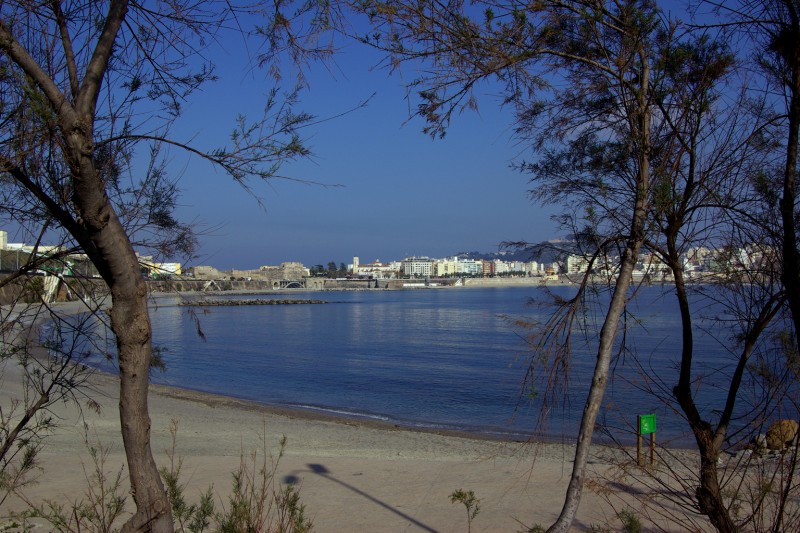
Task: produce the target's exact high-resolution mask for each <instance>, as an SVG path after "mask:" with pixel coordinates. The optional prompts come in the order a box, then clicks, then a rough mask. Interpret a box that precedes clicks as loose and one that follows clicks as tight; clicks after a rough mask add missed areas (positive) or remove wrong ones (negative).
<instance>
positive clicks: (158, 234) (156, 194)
mask: <svg viewBox="0 0 800 533" xmlns="http://www.w3.org/2000/svg"><path fill="white" fill-rule="evenodd" d="M242 15H247V16H253V17H258V16H259V15H261V13H259V12H256V11H246V10H245V9H244V8H239V7H237V6H235V5H233V4H231V3H229V2H213V1H212V2H192V1H183V0H177V1H174V2H128V1H126V0H110V1H106V2H72V1H52V2H33V1H30V2H29V1H9V2H7V1H4V2H2V3H0V178H1V180H2V185H1V186H2V189H3V199H4V200H5V201H6V202H7V203H5V204H4V205H2V206H0V210H2V212H3V214H4V215H5V216H6V219H7V220H9V221H14V222H17V223H21V224H25V225H26V227H28V228H29V229H30V231H32V232H34V233H35V232H36V228H35V226H36V225H39V228H42V227H46V226H48V225H49V227H51V228H53V229H52V230H51V231H54V232H56V233H61V234H63V235H65V236H66V238H67V240H66V241H65V244H66V247H67V248H75V249H79V250H81V251H82V252H83V253H85V254H86V255H87V256H88V257H89V259H90V260H91V262H92V263H93V264H94V266H95V267H96V269H97V272H99V274H100V276H101V277H102V279H103V280H104V281H105V283H106V284H107V285H108V289H109V292H110V296H111V309H110V311H109V314H110V328H111V330H112V331H113V333H114V336H115V339H116V349H117V358H118V366H119V391H120V392H119V416H120V421H121V427H122V439H123V442H124V448H125V455H126V458H127V464H128V472H129V478H130V485H131V492H132V494H133V499H134V501H135V503H136V511H135V513H134V514H133V516H131V517H130V519H129V520H128V521H127V523H126V524H125V526H124V528H123V530H124V531H171V530H172V527H173V524H172V518H171V512H170V506H169V502H168V499H167V496H166V494H165V492H164V489H163V486H162V483H161V480H160V477H159V473H158V469H157V467H156V464H155V461H154V459H153V454H152V451H151V449H150V418H149V412H148V402H147V391H148V379H149V371H150V364H151V360H152V356H153V349H152V339H151V328H150V322H149V317H148V309H147V287H146V285H145V282H144V280H143V279H142V276H141V269H140V266H139V263H138V261H137V255H136V253H135V249H134V244H135V245H136V246H146V245H150V246H153V247H156V248H157V249H158V250H159V251H160V252H162V253H164V254H168V255H169V254H172V253H180V252H182V253H191V250H192V246H193V242H194V241H193V234H192V228H191V227H190V226H187V225H185V224H182V223H180V222H179V221H177V220H176V219H175V218H174V216H173V214H172V210H173V208H174V206H175V199H176V195H177V191H178V189H177V186H176V183H175V181H174V179H173V178H171V177H170V176H169V174H168V172H167V170H168V168H167V166H166V165H165V161H164V158H163V157H161V155H160V154H161V149H162V147H164V146H171V147H177V148H179V149H182V150H186V151H188V152H189V153H191V154H193V155H194V156H196V157H200V158H203V159H204V160H206V161H208V162H209V163H210V164H212V165H215V166H217V167H219V168H221V169H223V170H224V171H225V172H227V173H228V174H229V175H230V176H231V177H233V178H234V180H236V181H237V182H239V183H242V184H245V183H246V180H247V179H248V178H250V177H255V178H263V179H269V178H272V177H274V176H276V173H277V171H278V168H279V166H280V163H281V162H284V161H286V160H289V159H292V158H295V157H298V156H303V155H305V154H306V150H305V148H304V147H303V146H302V143H301V142H300V140H299V137H298V134H297V131H296V130H297V128H298V127H299V126H301V125H302V124H303V123H305V122H307V121H308V120H309V118H310V117H308V116H306V115H304V114H301V113H294V112H293V111H292V104H293V103H294V97H295V96H296V94H294V93H293V94H289V95H287V98H286V99H285V100H284V99H282V98H281V96H280V94H279V93H278V92H277V91H274V92H272V93H271V94H270V96H269V100H268V101H267V102H266V105H265V113H264V116H263V117H260V118H258V119H257V120H255V121H252V122H248V121H246V120H244V119H241V120H240V121H239V122H238V124H237V126H236V131H234V134H233V135H232V136H231V139H232V141H231V146H229V147H219V148H215V149H213V150H208V149H205V150H204V149H201V148H198V147H195V146H192V145H190V144H189V143H188V142H182V141H181V140H180V139H177V138H174V137H171V136H170V126H171V125H172V124H173V123H174V121H175V120H177V119H178V118H179V117H180V115H181V110H182V103H183V102H184V101H185V100H186V99H187V98H189V97H190V96H191V94H192V93H193V92H194V91H196V90H198V89H199V88H200V87H202V86H203V84H204V83H207V82H209V81H213V80H214V78H215V75H214V70H213V64H212V63H211V62H210V61H209V60H208V58H207V57H206V52H207V50H208V47H209V46H210V45H212V44H213V43H214V42H215V40H216V39H217V38H218V37H219V35H220V33H222V32H224V31H229V30H228V28H231V27H233V28H236V29H235V30H233V31H235V32H236V33H237V34H238V35H239V38H243V35H244V31H245V30H244V29H243V28H242V26H241V24H240V21H241V18H240V17H241V16H242ZM135 158H139V160H145V161H147V160H148V158H149V161H150V163H149V165H148V164H145V165H143V166H135V165H134V159H135ZM19 206H25V209H24V210H23V209H20V208H19Z"/></svg>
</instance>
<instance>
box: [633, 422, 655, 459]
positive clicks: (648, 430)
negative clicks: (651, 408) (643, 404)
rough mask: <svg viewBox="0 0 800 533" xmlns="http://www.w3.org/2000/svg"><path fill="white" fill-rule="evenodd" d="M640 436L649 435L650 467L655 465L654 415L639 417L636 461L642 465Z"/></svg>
mask: <svg viewBox="0 0 800 533" xmlns="http://www.w3.org/2000/svg"><path fill="white" fill-rule="evenodd" d="M642 435H650V466H651V467H652V466H654V465H655V464H656V415H655V413H651V414H649V415H639V427H638V431H637V437H636V461H637V463H638V464H639V466H644V465H643V464H642Z"/></svg>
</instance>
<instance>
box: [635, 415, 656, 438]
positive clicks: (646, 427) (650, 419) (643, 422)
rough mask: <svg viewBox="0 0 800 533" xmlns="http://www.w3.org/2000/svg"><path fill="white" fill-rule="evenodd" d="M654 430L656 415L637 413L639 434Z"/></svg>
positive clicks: (649, 432)
mask: <svg viewBox="0 0 800 533" xmlns="http://www.w3.org/2000/svg"><path fill="white" fill-rule="evenodd" d="M655 432H656V415H655V413H653V414H650V415H639V434H640V435H649V434H651V433H655Z"/></svg>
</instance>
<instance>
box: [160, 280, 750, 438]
mask: <svg viewBox="0 0 800 533" xmlns="http://www.w3.org/2000/svg"><path fill="white" fill-rule="evenodd" d="M553 290H554V291H555V292H557V293H559V294H560V295H561V296H563V297H568V296H570V295H572V294H573V293H574V289H572V288H570V287H560V288H555V289H553ZM658 290H659V289H657V288H653V289H648V292H646V293H645V294H643V295H640V297H639V299H638V300H637V304H636V305H634V306H632V307H631V309H630V311H631V314H630V315H628V316H627V317H626V318H627V324H628V326H629V327H631V333H630V334H629V335H628V336H627V337H626V342H627V348H628V350H627V351H620V355H619V357H618V358H617V359H616V360H615V363H614V368H613V370H614V374H615V379H614V380H613V381H612V382H611V383H610V384H609V387H608V392H607V395H606V402H605V406H604V409H603V412H602V414H601V420H600V422H601V423H602V424H604V425H605V426H606V428H607V429H608V430H609V431H610V432H611V433H612V434H613V435H614V437H615V438H619V439H622V440H623V441H628V442H633V436H632V433H631V432H632V428H633V427H634V424H635V420H636V419H635V417H636V415H637V414H645V413H649V412H656V413H657V414H658V427H659V440H660V441H661V442H663V443H668V442H669V443H672V444H682V443H686V442H687V437H686V436H685V431H686V430H685V423H684V422H683V421H682V420H681V417H680V416H679V415H678V414H676V412H674V410H673V409H671V408H670V407H669V406H668V405H665V403H664V402H662V401H661V400H659V398H658V397H657V396H655V395H653V394H652V391H653V390H655V391H657V392H658V393H659V394H660V395H661V397H662V398H663V397H669V395H670V391H671V389H672V387H673V386H674V384H675V381H676V380H677V374H676V368H677V361H678V359H679V356H680V352H679V350H680V344H679V342H680V339H679V338H678V332H679V331H680V320H679V317H678V314H677V307H676V306H675V304H674V299H673V298H669V297H662V296H660V295H659V293H658ZM535 294H536V289H533V288H508V289H438V290H414V291H368V292H332V293H295V292H293V293H292V298H303V297H308V298H322V299H325V300H328V301H329V302H330V303H328V304H324V305H268V306H231V307H197V308H193V309H192V311H194V316H193V315H192V313H191V312H190V309H188V308H185V307H180V306H178V303H179V299H178V297H164V298H159V300H158V305H157V306H156V308H154V309H153V313H152V315H151V318H152V323H153V329H154V339H155V343H156V344H157V345H158V346H162V347H164V348H166V350H167V351H166V352H164V354H163V355H164V359H165V362H166V365H167V369H168V370H167V372H166V373H163V374H161V373H157V374H155V375H154V380H155V381H157V382H162V383H166V384H171V385H176V386H180V387H187V388H192V389H197V390H202V391H209V392H216V393H221V394H227V395H231V396H235V397H239V398H244V399H249V400H254V401H258V402H262V403H265V404H277V405H288V406H302V407H305V408H313V409H319V410H324V411H326V412H338V413H346V414H347V416H363V417H371V418H377V419H386V420H391V421H394V422H396V423H399V424H407V425H422V426H427V427H444V428H453V429H467V430H472V431H481V432H487V433H497V434H506V435H517V436H524V435H529V434H531V433H532V432H533V431H534V430H535V429H536V428H537V421H538V420H539V411H540V409H541V407H542V405H541V403H537V402H541V399H542V397H543V396H542V395H540V396H539V397H538V399H537V400H536V401H535V402H534V403H531V402H530V401H529V399H528V398H527V394H528V392H530V389H523V387H522V385H523V378H524V375H525V371H526V365H527V361H528V359H529V356H528V354H527V346H526V344H525V342H524V336H525V333H526V332H525V331H523V330H521V329H520V328H519V327H517V326H514V325H513V324H512V320H513V319H515V318H523V319H525V320H528V321H544V320H545V319H546V318H547V316H548V314H549V312H550V309H549V308H541V307H533V306H528V305H526V302H527V301H528V299H529V298H530V297H531V296H534V295H535ZM276 297H277V298H280V297H283V296H276ZM224 298H225V299H231V298H235V296H234V297H231V296H229V295H225V296H224ZM240 298H253V297H248V296H240ZM257 298H264V295H260V296H258V297H257ZM597 316H599V317H602V313H598V315H597ZM707 316H713V313H711V312H709V313H707ZM586 318H597V317H595V316H594V315H592V314H591V313H587V314H586ZM197 320H199V324H200V326H199V327H200V328H201V329H202V331H203V334H204V337H201V336H199V335H198V334H197V328H198V324H197ZM598 320H599V319H598ZM714 325H715V323H714V321H712V320H706V321H705V322H704V321H700V320H698V335H697V338H696V346H697V347H696V354H697V368H698V373H697V374H698V376H697V377H698V380H699V381H698V391H699V393H698V402H699V403H700V405H701V408H703V409H704V410H705V411H706V414H710V415H712V416H713V409H715V408H719V406H720V405H721V402H722V401H724V391H725V387H726V386H727V383H728V380H729V378H730V375H731V372H732V364H731V361H732V359H731V356H730V354H729V353H728V351H727V349H726V346H728V345H730V341H729V340H728V339H727V338H726V337H725V336H724V335H723V334H722V332H721V331H720V332H719V334H720V337H721V338H720V339H717V338H714V336H712V335H708V334H702V328H709V327H710V326H714ZM717 331H719V327H717ZM596 339H597V327H596V325H593V324H591V323H589V325H588V328H587V329H586V330H585V331H582V332H576V334H575V337H574V345H573V348H574V354H573V357H572V359H571V361H570V365H569V366H570V372H571V373H570V377H569V380H568V388H567V390H566V391H565V395H564V396H563V403H562V404H560V405H558V406H556V407H555V408H553V409H552V410H551V411H550V412H549V416H548V418H547V425H546V426H545V427H544V428H540V429H543V430H544V432H545V433H546V434H549V435H550V436H558V435H566V436H568V437H569V436H572V435H574V434H575V433H576V431H577V426H578V424H579V422H580V416H581V411H582V408H583V403H584V402H585V396H586V390H587V387H588V384H589V382H590V380H591V375H592V372H593V369H594V362H595V359H596V349H597V348H596ZM720 341H722V343H721V342H720ZM700 380H702V386H700V384H701V381H700ZM543 386H544V383H537V384H536V390H537V391H542V390H543V389H542V387H543ZM763 392H764V391H763V389H761V390H759V388H758V387H757V386H756V385H755V384H748V386H747V387H745V388H744V390H743V394H742V396H743V399H747V398H748V397H749V398H750V400H752V398H754V397H756V396H757V395H759V394H763ZM748 395H749V396H748ZM742 406H743V409H746V408H747V403H746V402H742ZM743 412H746V411H743Z"/></svg>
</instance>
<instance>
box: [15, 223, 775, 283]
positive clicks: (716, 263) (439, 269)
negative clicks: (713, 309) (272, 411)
mask: <svg viewBox="0 0 800 533" xmlns="http://www.w3.org/2000/svg"><path fill="white" fill-rule="evenodd" d="M544 247H548V248H549V249H550V251H549V253H548V254H547V255H548V256H549V257H550V260H540V261H535V260H531V261H520V260H514V259H508V260H507V259H503V258H498V257H494V258H480V257H474V255H476V254H474V253H473V254H458V255H454V256H452V257H446V258H443V259H437V258H430V257H406V258H404V259H402V260H392V261H381V260H380V259H375V260H374V261H370V262H362V261H361V260H360V258H359V257H357V256H355V257H353V258H352V262H350V263H349V264H344V263H339V264H338V265H337V264H336V263H335V262H334V261H330V262H328V264H327V265H322V264H319V265H313V266H306V265H304V264H303V263H300V262H294V261H287V262H283V263H281V264H279V265H276V266H271V265H265V266H259V267H256V268H249V269H247V268H233V269H227V270H220V269H217V268H215V267H214V266H209V265H196V266H195V265H188V266H187V265H184V264H182V263H180V262H164V261H159V260H157V259H156V258H154V257H153V256H149V255H139V263H140V265H141V268H142V275H143V276H145V277H147V278H149V279H153V280H200V281H292V280H294V281H299V280H307V279H313V278H328V279H331V278H334V279H347V280H402V279H416V280H420V279H428V280H430V279H446V280H447V279H449V280H453V281H455V280H459V279H474V278H535V279H536V280H538V281H540V282H545V283H546V282H551V281H552V282H559V281H566V282H569V281H575V279H576V278H577V277H579V276H581V275H583V274H585V273H586V272H587V270H588V269H589V265H590V258H589V257H587V256H586V255H581V254H578V253H569V252H567V251H566V250H568V249H570V248H574V246H571V243H569V242H564V241H552V242H551V243H543V244H542V245H540V248H544ZM553 250H560V251H559V252H556V253H554V252H553ZM493 255H495V256H496V255H503V254H502V253H501V254H493ZM531 255H533V254H531ZM769 260H770V259H769V257H768V256H767V254H766V253H765V252H764V250H763V249H761V248H756V247H747V248H738V249H730V248H709V247H697V248H691V249H689V250H688V251H687V253H686V254H684V260H683V268H684V270H685V271H686V272H687V273H688V274H689V277H696V278H703V279H707V278H709V277H716V276H719V275H721V274H724V273H729V272H731V271H734V270H746V269H752V268H756V267H758V266H759V265H762V264H763V263H764V262H765V261H769ZM618 261H619V258H618V257H608V256H606V257H605V258H603V259H602V260H599V259H598V260H595V261H594V262H592V263H591V264H592V269H591V272H592V274H595V275H600V276H613V274H614V265H615V264H618ZM34 263H35V268H32V269H31V271H32V272H33V273H50V274H59V275H67V276H71V275H75V276H84V277H99V275H98V274H97V272H96V270H94V267H93V266H92V264H91V262H90V261H89V259H88V258H87V257H86V255H85V254H82V253H70V252H69V251H68V250H65V249H64V247H61V246H45V245H31V244H26V243H12V242H8V233H7V232H6V231H2V230H0V271H14V270H18V269H20V268H21V267H22V266H23V265H26V264H34ZM633 276H634V277H635V278H640V279H645V280H651V281H666V280H668V279H670V278H671V274H670V272H669V269H668V268H667V267H666V265H664V264H663V263H662V262H661V261H660V259H659V257H658V256H657V255H656V254H654V253H649V252H644V253H641V254H640V256H639V261H638V262H637V265H636V268H635V270H634V273H633ZM303 286H304V287H307V288H312V284H304V285H303ZM281 288H285V287H281ZM316 288H322V287H321V285H320V286H319V287H316Z"/></svg>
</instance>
